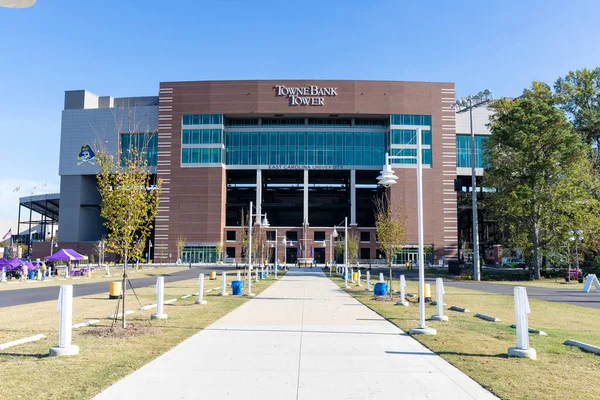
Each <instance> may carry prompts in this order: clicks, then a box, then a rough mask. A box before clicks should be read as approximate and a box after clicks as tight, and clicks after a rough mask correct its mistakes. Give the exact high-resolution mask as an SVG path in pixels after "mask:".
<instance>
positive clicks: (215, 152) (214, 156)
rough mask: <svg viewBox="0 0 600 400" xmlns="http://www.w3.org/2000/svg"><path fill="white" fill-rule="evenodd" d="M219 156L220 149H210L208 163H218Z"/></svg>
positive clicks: (219, 160)
mask: <svg viewBox="0 0 600 400" xmlns="http://www.w3.org/2000/svg"><path fill="white" fill-rule="evenodd" d="M221 154H223V152H222V150H221V149H210V162H213V163H220V162H221Z"/></svg>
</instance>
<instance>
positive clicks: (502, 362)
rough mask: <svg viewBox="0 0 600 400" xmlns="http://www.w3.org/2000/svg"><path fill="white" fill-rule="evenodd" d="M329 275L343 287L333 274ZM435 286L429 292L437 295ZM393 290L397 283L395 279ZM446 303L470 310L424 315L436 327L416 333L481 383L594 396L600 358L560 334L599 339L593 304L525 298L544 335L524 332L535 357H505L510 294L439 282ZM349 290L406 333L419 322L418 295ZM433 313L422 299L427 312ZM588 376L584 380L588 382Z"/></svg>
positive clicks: (527, 394)
mask: <svg viewBox="0 0 600 400" xmlns="http://www.w3.org/2000/svg"><path fill="white" fill-rule="evenodd" d="M332 280H333V281H334V282H335V283H336V284H337V285H338V286H343V281H342V279H341V278H340V276H339V275H337V276H334V277H333V278H332ZM434 286H435V285H432V288H431V292H432V294H433V295H435V288H434ZM393 288H394V290H398V288H399V283H398V282H394V283H393ZM445 291H446V294H445V295H444V302H445V303H447V304H452V305H456V306H459V307H464V308H468V309H469V310H471V311H472V313H471V314H468V313H459V312H453V311H448V312H446V313H445V314H446V315H448V316H449V318H450V320H449V321H448V322H437V321H427V325H428V326H430V327H432V328H435V329H437V335H436V336H415V339H416V340H418V341H420V342H421V343H423V344H424V345H425V346H427V347H428V348H429V349H431V350H432V351H434V352H435V353H437V354H439V355H440V356H441V357H443V358H444V359H445V360H447V361H448V362H450V363H451V364H453V365H454V366H456V367H457V368H458V369H460V370H461V371H463V372H464V373H465V374H467V375H468V376H470V377H471V378H473V379H474V380H475V381H477V382H478V383H479V384H481V385H482V386H484V387H485V388H487V389H489V390H491V391H492V392H493V393H495V394H496V395H497V396H499V397H501V398H504V399H541V398H543V399H561V400H562V399H584V400H585V399H589V400H592V399H597V398H598V394H597V393H596V391H595V390H594V388H593V384H592V383H591V382H598V381H600V357H598V356H597V355H595V354H591V353H586V352H584V351H582V350H580V349H578V348H576V347H570V346H565V345H564V344H563V342H564V341H565V340H566V339H575V340H579V341H582V342H585V343H590V344H595V345H600V324H599V323H598V310H597V309H592V308H587V307H578V306H573V305H569V304H561V303H552V302H547V301H541V300H535V299H529V304H530V308H531V314H529V324H530V326H535V327H536V329H542V330H544V331H545V332H546V333H547V334H548V336H540V335H530V339H529V341H530V346H531V347H533V348H534V349H535V350H536V351H537V357H538V360H537V361H533V360H529V359H520V358H512V357H511V358H508V356H507V349H508V347H513V346H515V345H516V342H517V338H516V332H515V330H514V329H512V328H511V327H510V325H511V324H513V323H515V315H514V300H513V296H507V295H500V294H491V293H484V292H479V291H475V290H469V289H460V288H454V287H449V286H446V287H445ZM346 292H347V293H349V294H350V295H352V296H353V297H355V298H356V299H357V300H358V301H360V302H361V303H363V304H365V305H366V306H367V307H369V308H371V309H372V310H374V311H375V312H377V313H378V314H380V315H381V316H382V317H384V318H386V319H387V320H389V321H390V322H391V323H393V324H395V325H396V326H398V327H399V328H400V329H402V330H403V331H405V332H408V331H409V330H410V328H414V327H417V326H418V323H419V307H418V303H417V302H416V297H407V300H408V301H409V302H410V306H409V307H402V306H396V305H394V304H395V302H396V299H394V301H392V302H390V301H380V300H375V299H374V296H373V294H372V293H369V292H367V291H365V290H363V289H362V288H356V287H351V288H350V289H348V290H346ZM407 292H410V293H417V282H412V281H408V282H407ZM478 312H480V313H486V314H491V315H494V316H496V317H498V318H500V319H501V320H502V322H499V323H495V324H492V323H489V322H487V321H483V320H480V319H478V318H475V317H474V316H473V314H474V313H478ZM433 314H436V307H433V306H430V305H428V306H427V308H426V317H427V318H429V317H431V315H433ZM586 382H589V384H588V383H586Z"/></svg>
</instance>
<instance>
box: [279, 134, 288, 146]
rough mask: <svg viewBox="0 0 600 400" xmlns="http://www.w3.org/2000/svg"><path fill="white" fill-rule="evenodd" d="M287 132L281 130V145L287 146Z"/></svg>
mask: <svg viewBox="0 0 600 400" xmlns="http://www.w3.org/2000/svg"><path fill="white" fill-rule="evenodd" d="M287 136H288V135H287V132H279V146H282V147H284V146H287V139H288V138H287Z"/></svg>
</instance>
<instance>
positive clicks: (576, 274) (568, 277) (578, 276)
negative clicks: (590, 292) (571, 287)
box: [565, 269, 583, 283]
mask: <svg viewBox="0 0 600 400" xmlns="http://www.w3.org/2000/svg"><path fill="white" fill-rule="evenodd" d="M572 280H573V281H574V280H577V282H579V283H583V274H582V273H581V270H580V269H570V270H569V271H568V272H567V273H566V274H565V281H567V282H570V281H572Z"/></svg>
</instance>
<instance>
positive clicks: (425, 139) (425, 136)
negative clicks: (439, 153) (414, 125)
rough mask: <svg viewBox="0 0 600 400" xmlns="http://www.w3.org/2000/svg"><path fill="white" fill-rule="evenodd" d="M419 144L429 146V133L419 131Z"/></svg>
mask: <svg viewBox="0 0 600 400" xmlns="http://www.w3.org/2000/svg"><path fill="white" fill-rule="evenodd" d="M421 143H422V144H431V131H421Z"/></svg>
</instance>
